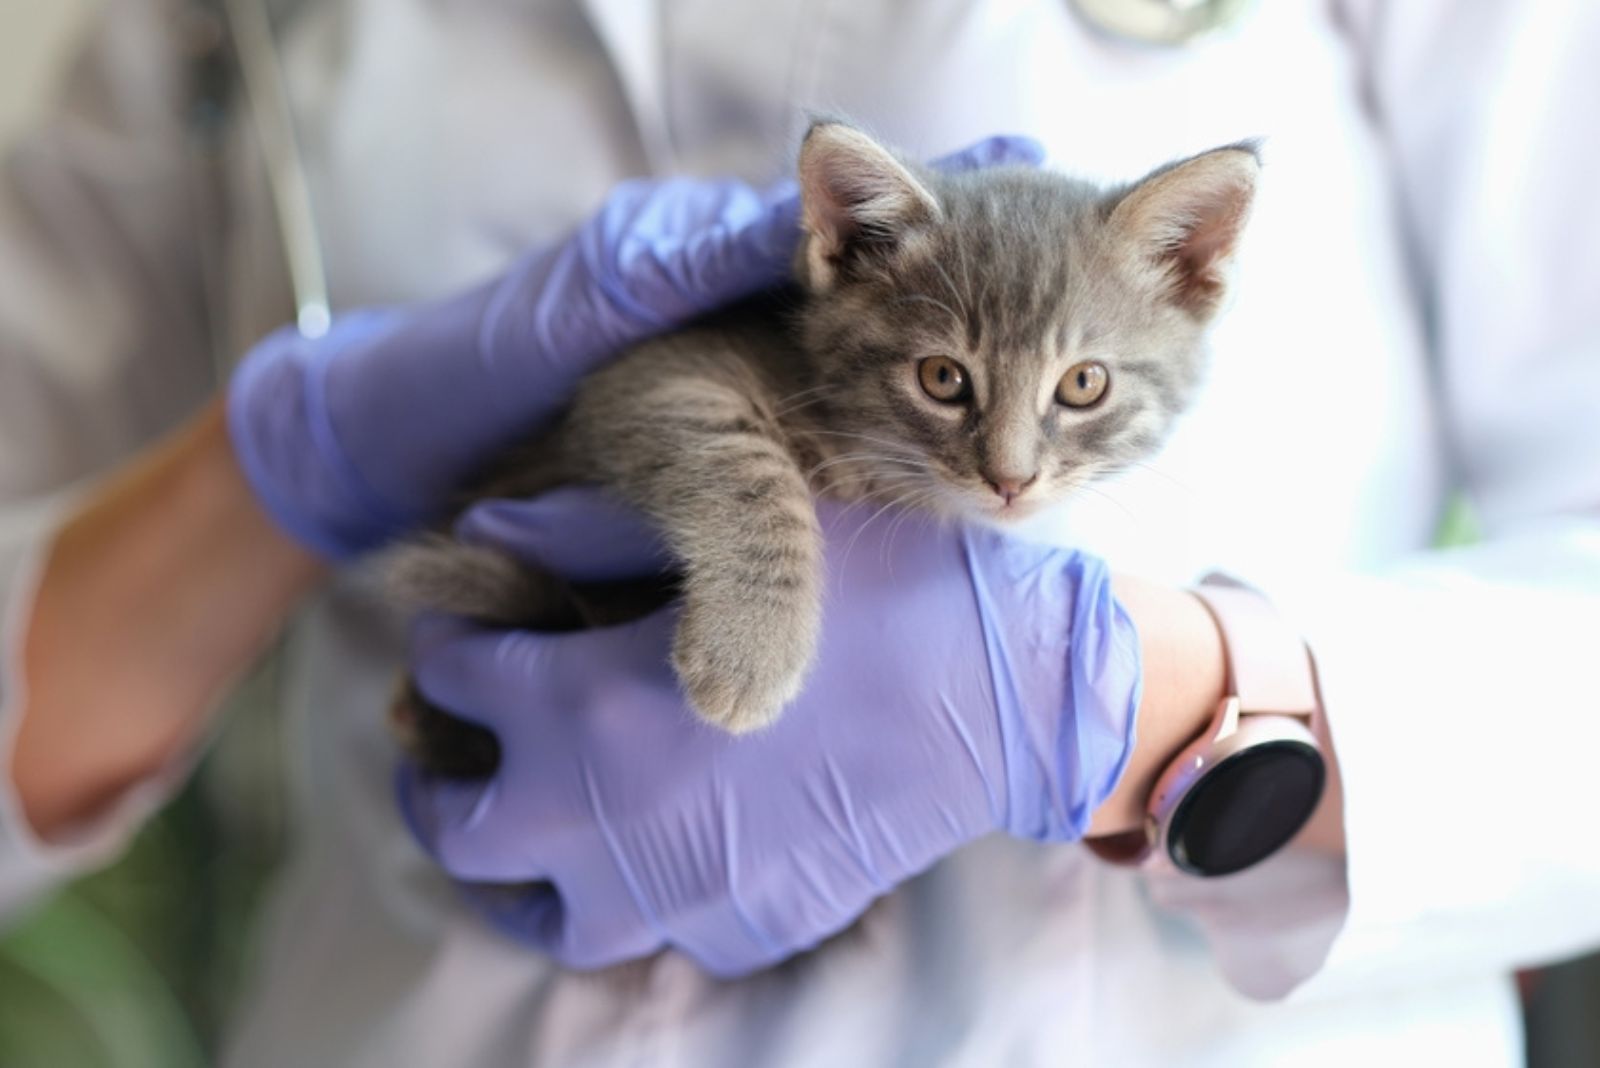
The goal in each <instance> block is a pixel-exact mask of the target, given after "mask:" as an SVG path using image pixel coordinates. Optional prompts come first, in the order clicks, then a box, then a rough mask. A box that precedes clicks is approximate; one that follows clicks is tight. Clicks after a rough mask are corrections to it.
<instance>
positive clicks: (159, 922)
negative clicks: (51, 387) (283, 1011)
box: [0, 670, 284, 1068]
mask: <svg viewBox="0 0 1600 1068" xmlns="http://www.w3.org/2000/svg"><path fill="white" fill-rule="evenodd" d="M273 678H274V672H273V671H271V670H263V671H262V672H258V673H257V675H256V676H255V677H253V678H252V679H251V680H250V682H249V683H248V684H247V685H246V686H244V687H242V688H241V690H240V693H239V695H238V697H237V698H236V699H235V700H234V701H232V702H230V706H231V707H230V709H229V713H228V715H227V716H226V717H225V723H226V726H225V728H224V729H223V730H222V731H221V732H219V734H218V736H217V738H216V739H215V740H214V742H213V744H212V746H211V748H210V750H209V752H208V754H207V756H206V758H205V760H204V761H203V762H202V763H201V765H200V768H199V769H198V771H197V773H196V775H195V776H194V778H193V779H192V780H191V781H190V783H189V785H188V786H187V787H186V788H185V789H184V790H183V791H182V793H180V794H179V795H178V797H177V798H176V799H175V800H174V801H173V802H172V804H170V805H168V806H167V807H166V808H165V809H164V810H163V811H162V812H161V813H160V814H159V815H158V816H157V817H156V818H154V819H153V820H151V821H150V823H149V824H148V825H147V826H146V827H145V828H144V829H143V831H141V833H140V834H139V835H138V836H137V837H136V838H135V839H134V841H133V843H132V845H131V847H130V848H129V850H128V851H127V853H126V854H125V855H124V856H123V857H122V858H121V859H120V860H119V861H117V863H115V864H113V865H111V866H110V867H108V868H106V869H105V870H103V871H100V872H96V873H94V874H92V875H88V876H85V877H84V878H82V879H79V880H77V881H76V882H74V883H73V884H71V885H70V886H68V887H66V888H65V889H63V890H62V891H60V892H58V893H56V894H55V895H53V896H52V897H50V898H48V899H47V900H44V901H42V902H40V903H39V904H38V905H37V906H36V907H35V908H34V909H33V910H32V911H31V912H29V913H28V914H27V915H26V916H24V917H22V918H20V920H18V921H15V922H13V923H12V924H10V925H9V926H8V927H7V928H6V929H5V931H4V933H3V934H0V1065H4V1066H5V1068H202V1066H204V1065H208V1064H212V1063H215V1060H216V1057H217V1051H218V1048H219V1043H220V1039H221V1036H222V1033H223V1029H224V1027H225V1025H226V1022H227V1017H228V1013H229V1012H230V1010H231V1008H232V1006H233V1003H234V1000H235V998H236V996H237V994H238V991H239V989H240V983H241V981H242V980H243V979H244V978H245V977H246V976H247V975H248V973H249V965H250V955H251V946H252V941H251V936H252V931H253V927H254V921H255V916H256V913H257V910H258V907H259V905H260V902H261V900H262V897H263V895H264V893H265V891H266V889H267V888H268V886H269V885H270V882H271V878H272V874H273V872H274V870H275V869H276V866H277V864H278V862H279V859H280V857H281V854H282V849H283V813H284V805H283V798H282V792H281V786H280V785H279V784H280V783H281V782H282V775H281V753H280V741H279V738H278V734H277V715H276V712H275V705H274V703H273V701H272V697H273V690H274V688H275V687H274V685H273Z"/></svg>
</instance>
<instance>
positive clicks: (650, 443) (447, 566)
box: [391, 121, 1259, 775]
mask: <svg viewBox="0 0 1600 1068" xmlns="http://www.w3.org/2000/svg"><path fill="white" fill-rule="evenodd" d="M1258 170H1259V162H1258V159H1257V155H1256V151H1255V148H1254V146H1253V145H1249V144H1240V145H1233V146H1229V147H1225V148H1219V149H1216V150H1214V151H1211V152H1206V153H1204V154H1201V155H1199V156H1195V157H1193V158H1190V159H1186V160H1182V161H1179V162H1177V163H1173V164H1170V165H1168V166H1166V167H1163V168H1161V169H1159V170H1157V171H1155V172H1154V173H1153V174H1151V175H1149V176H1147V177H1146V178H1144V179H1143V180H1141V181H1139V182H1136V183H1134V184H1132V185H1129V186H1125V187H1121V188H1117V189H1112V190H1101V189H1098V188H1095V187H1093V186H1091V185H1088V184H1086V183H1084V182H1081V181H1076V180H1073V179H1071V178H1067V177H1063V176H1061V175H1059V174H1052V173H1048V172H1045V171H1036V170H1031V169H1025V168H996V169H992V170H985V171H976V172H970V173H963V174H941V173H936V172H933V171H928V170H924V169H922V168H920V167H916V166H913V165H910V164H907V163H905V162H903V161H902V160H900V159H898V158H897V157H896V156H895V155H894V154H892V153H891V152H889V151H888V150H886V149H885V148H883V147H882V146H881V145H879V144H877V143H876V142H874V141H873V140H872V139H871V138H869V137H868V136H867V135H866V134H864V133H862V132H861V131H860V130H857V129H855V128H853V127H851V126H848V125H845V124H843V123H839V122H832V121H823V122H818V123H816V124H815V125H813V126H812V128H811V130H810V132H809V133H808V134H807V135H806V138H805V141H804V143H803V145H802V147H801V150H800V160H799V175H800V188H801V199H802V205H803V226H804V236H803V239H802V244H801V247H800V249H799V251H798V253H797V256H796V261H795V276H796V283H797V284H796V286H795V287H794V288H793V290H792V291H789V292H785V293H778V294H772V295H768V296H767V297H764V298H761V299H758V300H754V301H751V302H747V303H746V304H744V305H741V306H738V307H736V308H733V309H731V310H728V311H725V312H722V313H718V314H717V315H715V316H712V317H710V318H707V319H705V320H703V321H702V322H700V323H699V324H697V325H694V326H691V327H690V328H688V329H685V330H682V331H679V332H677V333H674V334H669V335H666V336H663V337H660V338H656V339H654V340H652V341H648V342H645V343H644V344H641V345H638V346H635V347H634V348H633V349H631V350H630V351H628V352H627V353H625V354H624V355H623V356H622V357H621V358H620V359H618V360H616V361H615V362H614V363H612V364H610V365H608V366H607V367H605V368H603V369H602V370H600V371H598V372H596V373H594V374H592V375H591V376H589V377H588V378H587V379H586V380H585V382H584V383H583V385H582V387H581V389H580V390H579V392H578V395H577V397H576V399H575V400H574V402H573V404H572V406H571V408H570V409H569V411H568V412H567V414H566V415H565V417H564V418H563V419H562V420H561V422H560V424H559V425H558V426H557V427H556V429H555V430H554V432H553V433H551V434H549V435H548V436H546V437H545V438H543V439H542V440H540V441H539V442H537V443H535V444H534V445H533V446H532V448H531V449H525V450H522V451H521V452H520V453H517V454H513V455H512V456H510V457H508V458H507V462H505V463H504V464H503V465H502V467H501V470H500V472H499V473H498V474H496V475H495V476H493V477H491V478H490V479H489V480H488V481H486V482H485V483H484V484H482V485H481V486H479V487H477V491H476V492H475V493H474V494H473V496H474V497H486V496H529V495H532V494H536V493H538V492H540V491H542V490H545V489H548V488H550V487H552V486H554V485H557V484H561V483H566V482H598V483H601V484H603V485H605V486H607V487H609V488H610V489H611V490H613V491H615V492H616V493H617V494H619V495H620V496H621V497H622V498H624V499H625V500H627V501H628V502H630V503H631V504H633V505H634V506H635V507H637V508H639V509H641V510H642V511H643V512H645V513H646V514H647V515H649V516H650V517H651V518H652V519H653V520H654V521H655V522H656V523H657V524H658V525H659V526H660V527H661V529H662V530H663V531H664V532H665V536H666V539H667V542H668V544H669V546H670V547H671V549H672V550H673V551H674V552H675V554H676V556H677V557H678V559H680V560H681V561H682V574H681V595H682V598H683V612H682V616H681V617H680V621H679V625H678V632H677V635H676V638H675V642H674V647H673V652H672V658H673V664H674V666H675V668H676V669H677V672H678V676H679V678H680V680H681V682H682V684H683V688H684V693H685V695H686V696H687V698H688V700H689V702H690V704H691V705H692V706H693V707H694V709H695V711H696V712H697V713H699V715H700V716H701V717H703V718H704V719H705V720H706V721H708V722H710V723H712V724H715V725H716V726H718V727H721V728H723V729H725V730H728V731H733V732H740V731H749V730H753V729H756V728H759V727H761V726H763V725H764V724H767V723H769V722H771V721H772V720H773V719H774V718H775V717H776V716H777V715H778V714H779V713H780V712H781V710H782V709H783V707H784V705H785V704H786V703H787V702H788V701H790V700H791V699H792V698H793V697H794V696H795V695H796V693H797V692H798V691H799V689H800V687H801V684H802V682H803V680H804V678H805V674H806V669H807V667H808V665H809V664H810V662H811V659H812V656H813V654H814V652H815V650H816V646H817V631H818V627H819V625H820V623H821V608H820V598H819V591H820V589H821V587H822V581H823V575H822V569H823V559H822V538H821V534H820V531H819V530H818V526H817V520H816V516H815V513H814V511H813V507H812V503H811V502H812V494H813V492H819V493H823V494H827V495H830V496H834V497H843V498H866V497H874V498H881V499H882V500H883V501H884V502H885V503H888V502H891V501H904V502H909V503H914V505H915V506H916V507H917V508H921V509H926V510H930V511H932V512H935V513H939V514H943V515H948V516H957V517H964V518H970V519H978V520H982V521H986V522H991V523H1006V522H1010V521H1012V520H1015V519H1020V518H1022V517H1024V516H1028V515H1032V514H1034V513H1035V512H1037V511H1039V510H1040V509H1042V508H1046V507H1049V506H1050V505H1051V504H1053V503H1056V502H1058V501H1060V500H1061V499H1062V498H1063V497H1064V496H1066V495H1067V494H1068V493H1070V492H1071V491H1072V490H1073V489H1074V488H1076V487H1078V486H1081V485H1082V484H1084V483H1085V482H1086V481H1088V480H1090V479H1092V478H1094V477H1096V476H1098V475H1102V474H1105V473H1108V472H1113V471H1116V470H1118V469H1121V468H1123V467H1126V466H1128V465H1129V464H1131V463H1133V462H1134V461H1137V460H1139V459H1142V458H1145V457H1147V456H1149V455H1151V454H1152V453H1153V452H1154V451H1155V450H1156V448H1157V447H1158V445H1159V444H1160V443H1161V441H1162V440H1163V438H1164V436H1165V435H1166V433H1167V432H1168V430H1169V429H1170V428H1171V426H1172V424H1173V421H1174V419H1175V417H1176V416H1177V415H1178V414H1179V413H1180V412H1181V411H1182V410H1183V409H1184V407H1185V406H1186V405H1187V403H1188V401H1189V399H1190V396H1191V394H1192V393H1193V391H1194V389H1195V387H1196V384H1197V381H1198V379H1199V377H1200V373H1201V371H1202V369H1203V365H1204V362H1205V344H1204V342H1205V336H1204V335H1205V330H1206V327H1207V326H1208V324H1209V323H1210V321H1211V320H1212V318H1213V317H1214V315H1215V314H1216V312H1217V311H1218V309H1219V308H1220V306H1221V304H1222V302H1223V298H1224V296H1225V291H1226V281H1227V279H1226V267H1227V265H1228V263H1229V260H1230V258H1231V256H1232V253H1233V251H1234V248H1235V244H1236V242H1237V239H1238V237H1239V233H1240V230H1241V228H1242V226H1243V224H1244V222H1245V219H1246V217H1247V216H1248V214H1249V210H1250V205H1251V201H1252V198H1253V195H1254V191H1255V183H1256V177H1257V174H1258ZM391 574H392V576H393V579H394V585H395V586H396V588H397V589H399V590H401V591H403V592H404V593H405V594H406V596H407V599H408V600H409V601H410V602H411V603H413V604H417V605H421V606H424V607H429V608H434V609H439V610H444V611H449V612H454V613H457V614H464V615H467V616H471V617H475V618H478V619H481V620H484V621H487V622H494V623H499V624H513V625H523V626H534V627H542V628H547V629H548V628H559V627H571V626H578V625H583V624H585V623H594V622H605V621H614V620H616V619H619V618H626V617H629V616H632V615H637V614H638V613H639V612H641V611H643V610H645V609H646V608H648V607H649V606H651V605H653V604H656V603H659V602H660V599H661V598H662V597H663V596H664V595H666V594H667V593H670V592H671V591H663V590H660V589H658V590H655V591H647V593H646V594H645V595H644V596H643V598H642V599H641V597H640V596H639V595H638V591H631V592H629V593H627V595H624V596H619V593H620V592H621V591H617V590H597V589H589V590H572V589H569V588H566V587H564V586H563V585H562V584H561V583H559V582H557V581H556V580H554V579H552V578H551V577H550V576H548V575H544V574H540V573H538V572H537V571H534V570H531V569H529V568H528V567H527V566H526V565H523V564H521V563H519V562H516V561H514V560H513V559H512V558H510V557H509V556H507V555H505V554H502V553H498V552H496V551H494V550H492V549H487V548H483V547H471V546H465V545H461V544H458V543H454V542H452V541H450V540H449V539H448V538H444V537H442V536H441V537H436V538H434V539H432V540H429V541H425V542H421V543H417V544H415V545H413V546H410V547H408V548H406V549H404V550H402V551H401V553H400V554H399V556H398V557H397V558H396V559H395V560H394V562H393V565H392V568H391ZM397 722H399V723H400V725H401V727H402V734H404V735H407V736H408V737H409V744H410V745H411V747H412V749H413V751H414V752H415V753H416V755H417V756H418V758H419V759H420V760H421V761H422V762H423V763H424V764H425V765H427V766H430V767H432V768H433V769H434V770H436V771H439V772H441V773H444V774H468V775H470V774H479V773H483V772H486V771H488V770H491V769H492V767H493V766H494V763H495V760H496V752H495V749H494V742H493V739H492V737H491V736H489V735H487V732H483V731H481V730H478V729H476V728H471V727H467V726H466V725H464V724H461V723H460V721H457V720H454V719H453V718H450V717H448V716H446V715H445V714H444V713H442V712H440V711H438V710H436V709H430V708H428V707H427V706H426V704H425V702H423V701H422V700H421V699H420V698H419V696H418V695H417V694H416V693H415V691H414V690H413V691H411V692H410V693H409V694H408V695H407V696H406V698H405V699H404V700H402V701H401V702H400V704H399V705H398V720H397Z"/></svg>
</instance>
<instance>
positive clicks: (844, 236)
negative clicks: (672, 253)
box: [797, 122, 1259, 520]
mask: <svg viewBox="0 0 1600 1068" xmlns="http://www.w3.org/2000/svg"><path fill="white" fill-rule="evenodd" d="M1258 170H1259V163H1258V160H1257V157H1256V153H1255V150H1254V148H1253V147H1250V146H1243V145H1240V146H1231V147H1227V148H1220V149H1216V150H1214V151H1211V152H1207V153H1204V154H1202V155H1199V156H1195V157H1193V158H1191V159H1187V160H1182V161H1180V162H1178V163H1174V164H1171V165H1169V166H1167V167H1163V168H1161V169H1160V170H1158V171H1156V172H1154V173H1153V174H1151V175H1149V176H1147V177H1145V178H1144V179H1142V180H1141V181H1139V182H1136V183H1134V184H1132V185H1130V186H1126V187H1123V188H1119V189H1112V190H1101V189H1098V188H1095V187H1093V186H1090V185H1087V184H1085V183H1083V182H1079V181H1074V180H1072V179H1070V178H1066V177H1063V176H1061V175H1059V174H1051V173H1048V172H1045V171H1035V170H1028V169H1023V168H997V169H992V170H984V171H973V172H969V173H963V174H936V173H932V172H929V171H925V170H922V169H920V168H917V167H914V166H910V165H907V164H905V163H903V162H901V161H900V160H898V159H897V158H896V157H895V156H894V155H892V154H891V153H890V152H888V151H887V150H885V149H884V148H883V147H882V146H880V145H878V144H877V143H876V142H874V141H873V140H872V139H871V138H869V137H868V136H867V135H866V134H864V133H862V132H861V131H859V130H857V129H855V128H853V127H850V126H847V125H844V124H842V123H837V122H819V123H817V124H816V125H814V126H813V127H812V128H811V131H810V133H809V134H808V135H807V136H806V140H805V143H804V145H803V147H802V148H801V152H800V183H801V196H802V200H803V204H804V224H805V230H806V237H805V240H804V242H803V244H802V247H801V249H800V252H799V256H798V260H797V263H798V274H799V276H800V280H801V282H802V284H803V286H804V287H805V288H806V290H807V291H808V293H809V299H808V300H807V302H806V310H805V312H804V320H803V322H804V336H805V340H806V348H807V350H808V352H809V354H810V357H811V359H812V360H813V361H814V362H815V367H814V371H815V372H816V376H817V381H818V382H819V383H821V388H822V389H823V390H824V391H825V395H824V399H823V402H822V405H823V410H825V411H826V416H825V418H826V421H827V424H828V428H829V429H830V430H831V431H833V432H835V433H836V434H838V435H840V436H838V437H837V438H835V439H834V440H835V441H836V443H837V445H838V447H839V448H841V449H844V450H848V451H850V452H852V453H857V454H859V455H858V456H857V457H856V458H855V459H854V460H852V461H851V464H852V465H853V467H854V469H855V470H856V471H859V472H863V473H862V474H861V475H859V476H853V477H859V478H862V479H865V480H866V481H868V482H870V484H871V485H872V486H873V487H874V489H875V490H876V491H877V492H880V493H882V494H884V495H885V496H895V497H902V498H903V499H906V500H908V501H911V502H914V503H916V504H917V505H919V506H921V507H925V508H932V509H934V510H936V511H943V512H953V513H958V514H963V515H970V516H977V517H981V518H985V519H990V520H996V519H998V520H1008V519H1014V518H1021V517H1023V516H1025V515H1029V514H1032V513H1034V512H1036V511H1038V510H1039V508H1041V507H1043V506H1047V505H1049V504H1052V503H1055V502H1057V501H1059V500H1060V499H1061V498H1062V497H1063V496H1065V495H1066V494H1067V493H1068V492H1070V491H1071V490H1072V489H1074V488H1075V487H1077V486H1079V485H1081V484H1083V483H1084V482H1085V481H1087V480H1088V479H1090V478H1092V477H1094V476H1095V475H1097V474H1100V473H1104V472H1110V471H1115V470H1118V469H1120V468H1122V467H1126V466H1127V465H1129V464H1131V463H1133V462H1135V461H1137V460H1139V459H1140V458H1142V457H1144V456H1147V455H1149V454H1150V453H1152V452H1153V451H1154V450H1155V449H1156V447H1157V446H1158V445H1159V444H1160V442H1161V440H1162V438H1163V437H1164V436H1165V434H1166V433H1167V431H1168V430H1169V428H1170V427H1171V425H1172V423H1173V421H1174V419H1175V417H1176V416H1177V414H1178V413H1179V412H1180V411H1181V410H1182V409H1183V408H1184V407H1185V406H1186V405H1187V403H1188V401H1189V398H1190V395H1191V394H1192V392H1193V390H1194V388H1195V386H1196V383H1197V381H1198V379H1199V376H1200V372H1201V370H1202V367H1203V364H1204V362H1205V344H1204V340H1205V339H1204V334H1205V330H1206V327H1207V326H1208V325H1209V323H1210V321H1211V319H1212V318H1213V316H1214V315H1215V314H1216V313H1217V311H1218V310H1219V308H1220V307H1221V306H1222V303H1223V300H1224V297H1225V296H1226V289H1227V270H1226V268H1227V266H1228V263H1229V260H1230V258H1231V256H1232V253H1233V250H1234V246H1235V244H1236V241H1237V239H1238V236H1239V232H1240V229H1241V227H1242V226H1243V224H1244V221H1245V219H1246V217H1247V216H1248V214H1249V210H1250V204H1251V199H1252V197H1253V195H1254V191H1255V183H1256V176H1257V173H1258Z"/></svg>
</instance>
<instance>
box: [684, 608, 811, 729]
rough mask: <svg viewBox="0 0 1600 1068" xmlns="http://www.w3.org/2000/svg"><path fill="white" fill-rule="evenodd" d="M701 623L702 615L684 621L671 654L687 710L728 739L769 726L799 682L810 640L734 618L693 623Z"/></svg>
mask: <svg viewBox="0 0 1600 1068" xmlns="http://www.w3.org/2000/svg"><path fill="white" fill-rule="evenodd" d="M705 618H707V614H696V613H688V614H686V615H685V616H684V618H683V620H682V621H681V622H680V624H679V627H678V636H677V640H676V642H675V643H674V648H673V653H672V663H673V667H674V668H676V669H677V672H678V678H679V680H680V681H681V682H682V684H683V690H684V693H685V694H686V695H687V696H688V698H689V703H690V705H692V706H693V708H694V710H695V712H696V713H697V714H698V715H699V716H700V718H701V719H703V720H705V721H706V722H707V723H710V724H711V725H712V726H714V727H718V728H721V729H722V730H725V731H727V732H729V733H730V734H745V733H748V732H750V731H754V730H759V729H761V728H762V727H766V726H768V725H770V724H771V723H773V722H775V721H776V720H777V718H778V716H779V715H780V714H781V713H782V712H783V709H784V707H785V706H786V705H788V703H789V702H790V701H792V700H794V699H795V697H796V696H798V695H799V693H800V688H801V686H802V684H803V683H804V682H805V675H806V669H807V668H808V667H810V664H811V655H812V651H813V645H814V643H813V641H812V639H811V636H810V635H809V634H800V635H797V634H793V633H790V634H787V635H784V634H779V633H775V631H780V630H782V628H773V627H751V626H747V625H742V621H741V620H739V619H737V618H736V617H725V618H722V619H720V620H717V621H716V622H714V623H709V624H706V623H701V622H698V621H699V620H703V619H705ZM761 634H765V635H767V637H766V638H765V639H762V638H760V637H758V635H761Z"/></svg>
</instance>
